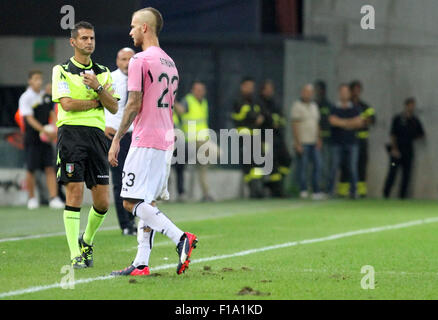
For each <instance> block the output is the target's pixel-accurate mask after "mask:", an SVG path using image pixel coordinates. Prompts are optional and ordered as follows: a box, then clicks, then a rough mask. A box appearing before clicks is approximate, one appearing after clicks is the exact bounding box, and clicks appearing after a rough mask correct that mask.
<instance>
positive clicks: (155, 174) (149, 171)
mask: <svg viewBox="0 0 438 320" xmlns="http://www.w3.org/2000/svg"><path fill="white" fill-rule="evenodd" d="M172 155H173V148H171V149H169V150H167V151H165V150H158V149H153V148H141V147H131V148H130V149H129V152H128V155H127V157H126V160H125V166H124V167H123V173H122V192H121V193H120V196H121V197H122V198H125V199H142V200H144V201H145V202H146V203H151V202H152V201H158V200H169V191H167V183H168V180H169V175H170V165H171V161H172Z"/></svg>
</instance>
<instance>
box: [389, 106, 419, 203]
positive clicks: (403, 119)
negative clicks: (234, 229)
mask: <svg viewBox="0 0 438 320" xmlns="http://www.w3.org/2000/svg"><path fill="white" fill-rule="evenodd" d="M415 105H416V101H415V99H414V98H408V99H406V101H405V110H404V111H403V112H402V113H401V114H399V115H396V116H395V117H394V118H393V120H392V126H391V145H390V146H389V151H390V159H391V160H390V163H389V172H388V176H387V178H386V182H385V188H384V191H383V194H384V197H385V198H389V196H390V194H391V189H392V186H393V184H394V181H395V177H396V175H397V171H398V168H399V167H400V166H401V167H402V183H401V187H400V193H399V196H400V198H401V199H406V198H407V196H408V188H409V182H410V180H411V169H412V164H413V161H414V141H415V140H416V139H419V138H423V137H424V130H423V126H422V124H421V122H420V120H419V119H418V118H417V117H416V116H415V115H414V112H415Z"/></svg>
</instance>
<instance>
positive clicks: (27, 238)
mask: <svg viewBox="0 0 438 320" xmlns="http://www.w3.org/2000/svg"><path fill="white" fill-rule="evenodd" d="M332 203H334V202H332ZM311 205H313V206H316V205H318V206H320V205H322V203H318V204H315V203H311ZM302 207H310V205H306V204H305V203H299V204H295V205H288V206H285V207H278V208H275V209H276V210H283V209H291V210H296V209H301V208H302ZM267 211H269V208H262V209H258V210H253V211H251V213H250V214H257V213H261V212H267ZM240 214H242V215H246V214H247V213H235V212H230V213H225V214H218V215H207V216H197V217H192V218H188V219H175V222H178V223H180V222H191V221H203V220H211V219H221V218H227V217H232V216H235V215H240ZM118 229H119V227H118V226H110V227H104V228H101V229H99V230H100V231H111V230H118ZM64 235H65V231H63V232H54V233H43V234H35V235H28V236H19V237H11V238H3V239H1V238H0V243H2V242H12V241H22V240H31V239H41V238H50V237H59V236H64Z"/></svg>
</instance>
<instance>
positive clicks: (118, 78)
mask: <svg viewBox="0 0 438 320" xmlns="http://www.w3.org/2000/svg"><path fill="white" fill-rule="evenodd" d="M134 54H135V52H134V50H132V49H131V48H123V49H121V50H119V52H118V53H117V60H116V64H117V70H115V71H113V72H111V77H112V78H113V88H114V89H115V91H116V93H118V94H119V95H120V100H119V102H118V104H119V109H118V111H117V113H116V114H111V113H110V112H108V111H107V110H105V121H106V128H105V135H106V136H107V138H108V139H109V140H110V143H111V141H112V140H113V138H114V135H115V134H116V132H117V130H118V129H119V126H120V123H121V122H122V117H123V111H124V110H125V106H126V102H127V99H128V65H129V60H130V59H131V58H132V56H133V55H134ZM132 130H133V126H132V125H131V127H130V128H129V131H128V132H127V133H126V135H125V136H124V137H123V139H122V140H121V141H120V152H119V157H118V161H119V166H117V167H110V168H111V175H112V182H113V193H114V202H115V205H116V211H117V218H118V220H119V225H120V228H121V229H122V234H123V235H135V234H136V233H137V227H136V226H135V223H134V216H133V215H132V214H130V213H129V212H127V211H126V210H125V209H124V208H123V199H122V198H121V197H120V192H121V191H122V175H123V165H124V163H125V159H126V156H127V155H128V151H129V146H130V145H131V138H132Z"/></svg>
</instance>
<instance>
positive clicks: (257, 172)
mask: <svg viewBox="0 0 438 320" xmlns="http://www.w3.org/2000/svg"><path fill="white" fill-rule="evenodd" d="M263 173H264V172H263V169H262V168H252V169H251V171H250V172H249V173H248V174H246V175H245V176H244V180H245V182H250V181H252V180H256V179H261V178H262V177H263Z"/></svg>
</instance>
